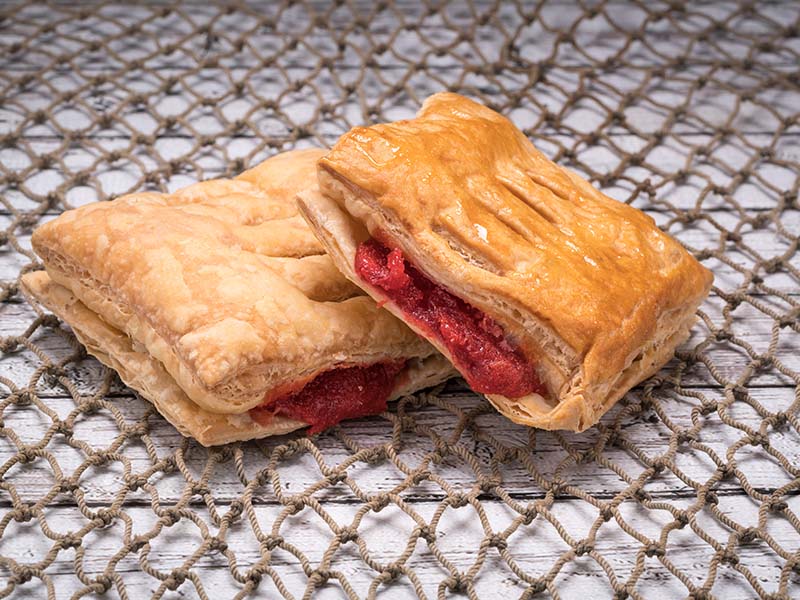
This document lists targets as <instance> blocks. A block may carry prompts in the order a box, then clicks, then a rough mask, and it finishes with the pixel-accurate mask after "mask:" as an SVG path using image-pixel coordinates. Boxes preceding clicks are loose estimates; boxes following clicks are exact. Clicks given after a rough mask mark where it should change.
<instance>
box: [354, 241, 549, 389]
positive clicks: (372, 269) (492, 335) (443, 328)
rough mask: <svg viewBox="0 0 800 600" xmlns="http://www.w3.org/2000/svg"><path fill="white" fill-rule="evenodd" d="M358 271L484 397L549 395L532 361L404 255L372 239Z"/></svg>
mask: <svg viewBox="0 0 800 600" xmlns="http://www.w3.org/2000/svg"><path fill="white" fill-rule="evenodd" d="M354 267H355V271H356V274H357V275H358V276H359V278H361V280H362V281H363V282H364V283H366V284H368V285H370V286H372V287H373V288H375V289H376V290H377V291H378V292H379V293H380V295H381V296H383V297H385V298H386V299H387V301H389V302H392V303H393V304H394V305H395V306H396V307H397V308H399V309H400V311H402V313H403V315H404V317H405V319H406V321H407V322H408V323H409V324H410V325H411V326H413V327H414V328H416V329H417V330H418V331H421V332H422V333H423V335H425V336H426V337H427V338H429V339H432V340H435V341H437V342H438V343H439V344H440V345H441V346H444V347H445V348H446V349H447V351H448V353H449V354H450V359H451V361H452V362H453V365H454V366H455V367H456V368H457V369H458V370H459V371H460V372H461V374H462V375H463V376H464V379H466V380H467V383H468V384H469V385H470V387H471V388H472V389H473V390H475V391H476V392H480V393H483V394H498V395H501V396H506V397H507V398H520V397H522V396H526V395H528V394H531V393H538V394H541V395H543V396H546V394H547V389H546V387H545V386H544V384H543V383H542V382H541V381H540V379H539V377H538V375H537V374H536V369H535V368H534V364H533V362H532V361H531V360H530V359H529V358H528V357H526V356H525V354H524V353H523V352H522V350H521V349H520V348H519V346H517V345H516V344H515V343H514V342H513V341H512V340H510V339H508V337H507V336H506V334H505V332H504V331H503V328H502V327H501V326H500V324H499V323H497V322H496V321H495V320H494V319H492V318H491V317H490V316H489V315H487V314H485V313H484V312H483V311H481V310H479V309H477V308H475V307H474V306H472V305H471V304H469V303H467V302H465V301H464V300H462V299H461V298H459V297H457V296H455V295H453V294H452V293H450V292H449V291H447V290H446V289H444V288H443V287H442V286H440V285H438V284H436V283H434V282H433V281H431V280H430V279H429V278H428V277H426V276H425V275H423V274H422V273H421V272H420V271H419V270H418V269H417V268H415V267H414V266H413V265H412V264H411V263H409V261H408V260H406V258H405V257H404V256H403V253H402V251H401V250H400V249H398V248H395V249H391V250H390V249H389V248H387V247H386V246H385V245H383V244H382V243H381V242H379V241H378V240H376V239H374V238H371V239H369V240H366V241H365V242H362V243H361V244H360V245H359V247H358V249H357V250H356V257H355V265H354Z"/></svg>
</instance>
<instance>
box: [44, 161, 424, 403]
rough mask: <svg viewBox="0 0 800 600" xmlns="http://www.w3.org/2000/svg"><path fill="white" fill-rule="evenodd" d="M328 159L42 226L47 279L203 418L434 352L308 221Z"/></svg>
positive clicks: (87, 210)
mask: <svg viewBox="0 0 800 600" xmlns="http://www.w3.org/2000/svg"><path fill="white" fill-rule="evenodd" d="M322 154H323V151H321V150H303V151H295V152H289V153H286V154H282V155H278V156H276V157H274V158H271V159H269V160H267V161H265V162H263V163H261V164H260V165H259V166H257V167H255V168H254V169H251V170H249V171H247V172H245V173H243V174H242V175H241V176H239V177H238V178H236V179H234V180H213V181H207V182H202V183H198V184H195V185H192V186H189V187H187V188H185V189H183V190H181V191H179V192H176V193H174V194H169V195H164V194H155V193H141V194H132V195H129V196H125V197H123V198H120V199H118V200H114V201H112V202H99V203H94V204H91V205H87V206H84V207H81V208H79V209H77V210H73V211H68V212H66V213H64V214H63V215H62V216H60V217H58V218H57V219H55V220H53V221H51V222H49V223H47V224H45V225H43V226H41V227H40V228H38V229H37V230H36V231H35V232H34V235H33V239H32V242H33V247H34V249H35V250H36V252H37V254H39V256H41V257H42V260H43V262H44V264H45V267H46V269H47V272H48V274H49V275H50V277H51V278H52V279H53V280H54V281H55V282H56V283H58V284H59V285H61V286H63V287H65V288H67V289H69V290H70V291H71V292H72V293H73V294H74V295H75V296H76V297H77V298H78V299H79V300H80V301H81V303H82V304H83V305H84V306H85V307H86V308H87V309H88V310H90V311H91V312H92V313H94V314H95V315H97V316H99V318H101V319H102V320H103V321H104V322H105V323H106V324H108V325H109V326H110V327H112V328H114V329H115V330H118V331H121V332H124V333H125V334H126V335H127V336H128V337H130V338H131V340H132V342H133V343H134V344H135V345H136V347H137V350H138V349H139V348H141V351H142V352H146V353H147V354H149V355H150V356H151V357H152V358H153V359H154V360H156V361H158V363H159V364H160V365H162V367H163V369H164V370H165V371H166V372H167V373H168V374H169V376H170V377H171V378H172V380H174V381H175V382H176V383H177V385H178V386H179V387H180V388H181V389H182V390H183V392H184V393H185V394H186V395H187V396H188V398H189V399H190V400H191V401H192V402H193V403H194V404H196V405H198V406H199V407H201V408H202V409H204V410H206V411H209V412H214V413H225V414H240V413H245V412H246V411H247V410H249V409H250V408H253V407H255V406H257V405H258V404H260V403H261V402H263V400H264V397H265V394H266V393H268V392H269V391H270V390H273V389H275V388H279V387H281V386H284V385H287V384H291V383H292V382H295V381H298V380H306V379H309V378H310V377H312V376H314V375H315V374H317V373H319V372H322V371H326V370H329V369H332V368H335V367H337V366H341V365H352V364H372V363H374V362H380V361H385V360H400V359H419V360H422V359H425V358H427V357H429V356H431V355H432V354H434V352H435V351H434V349H433V348H432V347H431V346H430V345H429V344H428V343H427V342H425V341H424V340H421V339H420V338H419V337H418V336H416V335H414V333H413V332H412V331H410V330H409V329H408V328H407V327H406V326H405V325H404V324H403V323H402V322H400V321H398V320H397V319H395V318H394V317H393V316H392V315H391V314H389V313H388V312H386V311H383V310H381V309H379V308H378V307H377V306H376V305H375V302H374V301H373V300H371V299H370V298H369V297H367V296H366V295H364V294H363V292H362V291H361V290H360V289H359V288H358V287H356V286H354V285H352V284H351V283H350V282H348V281H347V279H345V278H344V277H343V276H342V275H341V274H340V273H339V272H338V270H337V269H336V268H335V267H334V265H333V264H332V262H331V261H330V258H329V257H327V256H326V255H324V251H323V249H322V247H321V245H320V244H319V242H318V241H317V240H316V238H315V237H314V236H313V234H312V233H311V232H310V230H309V229H308V227H307V225H306V224H305V222H304V221H303V219H302V218H301V217H300V216H299V215H298V214H297V209H296V205H295V202H294V196H295V195H296V194H297V193H298V192H299V191H301V190H302V189H304V188H305V187H308V186H309V185H313V184H314V183H315V175H314V174H315V165H316V161H317V160H318V158H319V157H320V156H321V155H322Z"/></svg>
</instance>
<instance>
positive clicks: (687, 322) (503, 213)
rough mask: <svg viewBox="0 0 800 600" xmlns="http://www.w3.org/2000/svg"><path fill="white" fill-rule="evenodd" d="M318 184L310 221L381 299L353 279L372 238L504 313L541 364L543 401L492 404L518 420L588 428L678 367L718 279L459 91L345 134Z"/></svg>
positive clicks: (500, 318)
mask: <svg viewBox="0 0 800 600" xmlns="http://www.w3.org/2000/svg"><path fill="white" fill-rule="evenodd" d="M318 178H319V186H320V190H319V192H314V191H306V192H303V193H302V194H301V212H302V213H303V215H304V216H305V217H306V219H307V220H308V221H309V223H310V224H311V226H312V228H313V229H314V231H315V233H316V234H317V236H318V237H319V239H320V241H322V243H323V245H324V246H325V247H326V249H327V250H328V252H329V254H330V255H331V257H332V258H333V259H334V261H335V262H336V266H337V267H338V268H339V269H340V270H342V272H343V273H345V275H347V276H348V277H349V278H350V279H351V280H352V281H353V282H355V283H356V284H359V285H361V286H362V287H364V288H365V290H366V291H367V292H368V293H370V294H371V295H372V296H373V297H374V298H375V299H376V300H378V301H380V302H384V301H386V300H387V298H385V297H384V296H383V295H382V294H381V293H380V292H379V291H376V290H374V289H370V288H369V286H365V285H364V283H363V282H360V281H359V280H358V277H356V276H355V274H354V273H353V259H354V255H355V248H356V247H357V244H358V243H359V242H360V241H363V240H364V239H366V238H367V237H368V236H373V237H377V238H378V239H380V240H381V241H383V242H384V243H386V244H388V245H392V246H395V247H399V248H400V249H401V250H402V251H403V253H404V255H405V256H406V257H407V258H408V260H409V261H410V262H411V263H412V264H413V265H415V266H416V267H417V268H418V269H419V270H420V271H422V272H423V273H424V274H425V275H426V276H427V277H429V278H431V279H432V280H433V281H434V282H436V283H437V284H439V285H442V286H443V287H444V288H446V289H447V290H449V291H450V292H452V293H453V294H455V295H457V296H459V297H461V298H463V299H464V300H466V301H467V302H469V303H470V304H472V305H473V306H475V307H477V308H479V309H480V310H482V311H484V312H485V313H486V314H488V315H489V316H491V317H492V318H494V319H495V320H496V321H497V322H498V323H500V324H501V325H502V326H503V328H504V330H505V331H506V333H507V335H508V336H509V337H510V338H511V339H513V340H514V341H515V342H517V343H518V344H519V345H520V347H521V348H522V349H523V350H524V352H525V353H526V354H527V355H528V356H530V357H531V358H532V359H533V360H534V361H535V362H536V364H537V367H538V369H539V373H540V375H541V377H542V379H543V380H544V382H545V383H546V384H547V387H548V389H549V390H550V391H551V393H550V396H549V397H547V398H543V397H542V396H539V395H537V394H531V395H530V396H527V397H524V398H515V399H510V398H505V397H502V396H496V395H492V396H490V398H489V399H490V400H491V401H492V402H493V403H494V404H495V406H497V408H498V409H499V410H501V411H502V412H503V413H505V414H506V415H508V416H509V417H510V418H512V419H513V420H514V421H517V422H520V423H525V424H529V425H534V426H537V427H542V428H547V429H572V430H583V429H585V428H587V427H589V426H591V425H592V424H594V423H595V422H596V421H597V420H598V419H599V418H600V416H601V415H602V414H603V413H604V412H605V411H606V410H608V409H609V408H610V407H611V406H612V405H613V404H614V403H615V402H616V401H617V400H618V399H619V398H620V397H621V396H622V395H624V394H625V392H627V391H628V390H629V389H630V388H631V387H632V386H633V385H635V384H636V383H638V382H639V381H641V380H642V379H644V378H646V377H648V376H649V375H651V374H652V373H654V372H655V371H657V370H658V369H659V368H660V367H661V366H662V365H663V364H664V362H666V361H667V360H669V358H670V357H671V356H672V353H673V351H674V349H675V347H676V346H677V345H678V344H679V343H680V342H682V341H683V340H684V339H685V338H686V337H687V336H688V332H689V329H690V327H691V325H692V323H693V322H694V319H695V316H694V315H695V310H696V308H697V306H698V305H699V303H700V302H701V301H702V299H703V298H705V296H706V295H707V294H708V291H709V289H710V286H711V281H712V276H711V273H710V272H709V271H708V270H707V269H705V268H704V267H703V266H702V265H700V264H699V263H698V262H697V261H696V260H695V259H694V258H693V257H692V256H691V255H690V254H689V253H688V252H686V250H685V249H684V248H683V247H682V246H681V245H680V244H679V243H678V242H676V241H675V240H673V239H672V238H671V237H669V236H668V235H666V234H665V233H663V232H662V231H660V230H659V229H658V227H657V226H656V225H655V223H654V221H653V220H652V219H651V218H650V217H648V216H647V215H645V214H644V213H642V212H640V211H638V210H636V209H634V208H632V207H630V206H628V205H626V204H624V203H621V202H618V201H616V200H613V199H611V198H609V197H607V196H605V195H604V194H603V193H602V192H600V191H599V190H597V189H595V188H594V187H593V186H592V185H591V184H589V183H588V182H587V181H585V180H584V179H582V178H581V177H580V176H578V175H577V174H575V173H573V172H571V171H569V170H567V169H564V168H562V167H559V166H558V165H556V164H555V163H553V162H552V161H550V160H549V159H547V158H546V157H545V156H544V155H543V154H541V153H540V152H539V151H538V150H536V149H535V148H534V146H533V145H532V144H531V142H530V141H529V140H528V139H527V138H526V137H525V136H524V135H523V134H522V132H520V131H519V130H518V129H517V128H516V127H514V125H513V124H512V123H511V122H510V121H508V120H507V119H505V118H504V117H502V116H500V115H499V114H497V113H495V112H494V111H492V110H490V109H488V108H486V107H484V106H481V105H479V104H477V103H475V102H472V101H471V100H468V99H466V98H464V97H461V96H458V95H455V94H449V93H445V94H437V95H435V96H432V97H431V98H429V99H428V100H427V101H426V102H425V104H424V105H423V107H422V109H421V110H420V112H419V114H418V116H417V117H416V118H415V119H413V120H409V121H399V122H397V123H389V124H382V125H375V126H371V127H357V128H355V129H353V130H351V131H350V132H349V133H347V134H345V135H344V136H342V138H340V140H339V141H338V142H337V143H336V145H335V146H334V147H333V149H332V150H331V151H330V152H329V153H328V154H327V155H325V156H324V157H323V158H322V159H321V160H320V163H319V171H318ZM385 307H386V308H388V309H389V310H391V311H392V312H394V314H395V315H397V316H398V317H400V318H401V319H402V318H404V315H403V314H402V311H400V310H398V309H397V307H396V306H394V304H393V303H392V302H388V303H387V304H386V306H385ZM409 325H410V326H412V328H413V325H412V324H410V323H409ZM417 333H419V334H420V335H424V336H425V335H428V334H427V333H426V332H424V331H420V330H417ZM429 341H431V342H432V343H433V344H434V345H436V346H437V347H438V349H439V350H440V351H442V352H443V353H444V354H445V355H446V356H447V355H448V352H447V349H446V348H444V347H442V346H441V345H440V344H438V343H437V342H436V340H434V339H430V340H429Z"/></svg>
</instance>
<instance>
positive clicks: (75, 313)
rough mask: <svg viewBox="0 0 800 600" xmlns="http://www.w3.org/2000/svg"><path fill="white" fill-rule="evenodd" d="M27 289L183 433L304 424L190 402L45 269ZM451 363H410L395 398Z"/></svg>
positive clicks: (259, 432)
mask: <svg viewBox="0 0 800 600" xmlns="http://www.w3.org/2000/svg"><path fill="white" fill-rule="evenodd" d="M22 289H23V292H24V293H25V294H26V295H28V296H30V297H32V298H34V299H35V300H36V301H37V302H39V303H40V304H42V305H43V306H44V307H45V308H47V309H48V310H49V311H51V312H52V313H54V314H55V315H56V316H58V317H59V318H60V319H62V320H63V321H65V322H67V323H69V324H70V327H71V328H72V331H73V332H74V333H75V336H76V337H77V338H78V341H80V342H81V344H83V345H84V346H85V347H86V349H87V350H88V352H89V353H90V354H91V355H92V356H94V357H95V358H97V359H98V360H99V361H100V362H102V363H103V364H104V365H106V366H108V367H110V368H112V369H114V370H115V371H116V372H117V373H119V376H120V378H121V379H122V381H123V382H124V383H125V384H126V385H128V386H130V387H131V388H133V389H135V390H136V391H137V392H139V394H140V395H141V396H142V397H144V398H145V399H147V400H149V401H150V402H152V403H153V405H154V406H155V407H156V409H157V410H158V412H159V413H161V415H163V416H164V418H166V419H167V421H169V422H170V423H171V424H172V425H173V426H174V427H175V428H176V429H177V430H178V431H180V432H181V433H182V434H183V435H187V436H190V437H193V438H194V439H196V440H197V441H198V442H200V443H201V444H203V445H204V446H216V445H220V444H227V443H230V442H235V441H241V440H248V439H257V438H261V437H265V436H268V435H281V434H284V433H288V432H290V431H294V430H296V429H300V428H302V427H305V426H306V424H305V423H303V422H301V421H296V420H292V419H288V418H286V417H284V416H281V415H276V416H275V417H274V418H273V419H272V421H271V422H270V423H269V424H267V425H262V424H259V423H258V422H257V421H255V420H253V419H251V418H250V415H249V414H247V413H244V414H241V415H224V414H219V413H212V412H209V411H207V410H203V409H202V408H200V407H199V406H197V405H196V404H195V403H194V402H192V401H191V400H190V399H189V397H188V396H187V395H186V393H185V392H184V391H183V390H182V389H181V387H180V386H179V385H178V384H177V383H176V382H175V380H174V379H173V378H172V377H171V376H170V375H169V373H167V371H166V370H165V369H164V367H163V365H162V364H161V363H159V362H158V361H157V360H156V359H154V358H153V357H152V356H150V355H149V354H147V352H143V351H141V350H137V349H136V347H135V346H136V344H135V342H134V341H133V340H132V339H131V338H130V337H128V336H127V335H126V334H125V333H123V332H121V331H119V330H118V329H115V328H113V327H111V326H110V325H108V324H107V323H106V322H105V321H104V320H103V319H101V318H100V317H99V316H98V315H97V314H96V313H94V312H92V311H91V310H89V309H88V308H87V307H86V306H85V305H84V304H83V303H82V302H81V301H80V300H78V298H77V297H76V296H75V295H74V294H73V293H72V292H71V291H70V290H68V289H67V288H65V287H63V286H61V285H58V284H57V283H55V282H54V281H53V280H52V279H51V278H50V277H49V276H48V275H47V273H45V272H43V271H36V272H33V273H27V274H25V275H24V276H23V277H22ZM448 369H449V366H448V365H447V362H446V360H445V358H444V357H442V356H440V355H436V354H434V355H431V356H430V357H427V358H425V359H419V360H416V361H414V362H413V363H412V364H410V365H409V370H408V379H407V381H406V383H405V385H404V386H403V387H401V388H398V389H396V390H395V391H394V393H393V395H392V398H391V399H397V398H399V397H401V396H404V395H407V394H410V393H412V392H414V391H416V390H418V389H420V388H424V387H428V386H430V385H435V384H437V383H439V382H441V380H442V375H441V374H442V373H443V372H447V370H448Z"/></svg>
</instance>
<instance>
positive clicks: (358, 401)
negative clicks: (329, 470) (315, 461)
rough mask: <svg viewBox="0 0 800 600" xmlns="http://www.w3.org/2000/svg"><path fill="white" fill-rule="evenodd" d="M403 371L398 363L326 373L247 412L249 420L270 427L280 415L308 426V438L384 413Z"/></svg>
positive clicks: (335, 370) (349, 368)
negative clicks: (350, 421) (350, 422)
mask: <svg viewBox="0 0 800 600" xmlns="http://www.w3.org/2000/svg"><path fill="white" fill-rule="evenodd" d="M404 369H405V361H399V362H384V363H375V364H373V365H369V366H366V367H342V368H338V369H332V370H330V371H325V372H324V373H320V374H319V375H317V376H316V377H314V378H313V379H312V380H311V381H309V382H308V383H306V384H305V385H304V386H303V387H302V388H301V389H300V390H298V391H295V392H289V393H287V394H283V395H280V396H278V397H277V398H276V399H273V400H268V401H267V402H265V403H264V404H262V405H261V406H257V407H255V408H253V409H250V417H251V418H252V419H253V420H254V421H256V422H258V423H260V424H262V425H269V423H270V422H271V421H272V418H273V417H274V416H275V415H283V416H286V417H289V418H291V419H296V420H298V421H303V422H305V423H308V424H309V425H310V428H309V430H308V434H309V435H311V434H314V433H319V432H320V431H324V430H325V429H328V428H329V427H333V426H334V425H336V424H337V423H339V422H340V421H343V420H345V419H355V418H357V417H365V416H367V415H377V414H378V413H382V412H383V411H385V410H386V401H387V400H388V399H389V396H390V395H391V393H392V390H394V388H395V386H396V384H397V380H398V375H400V374H401V373H402V372H403V370H404Z"/></svg>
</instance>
